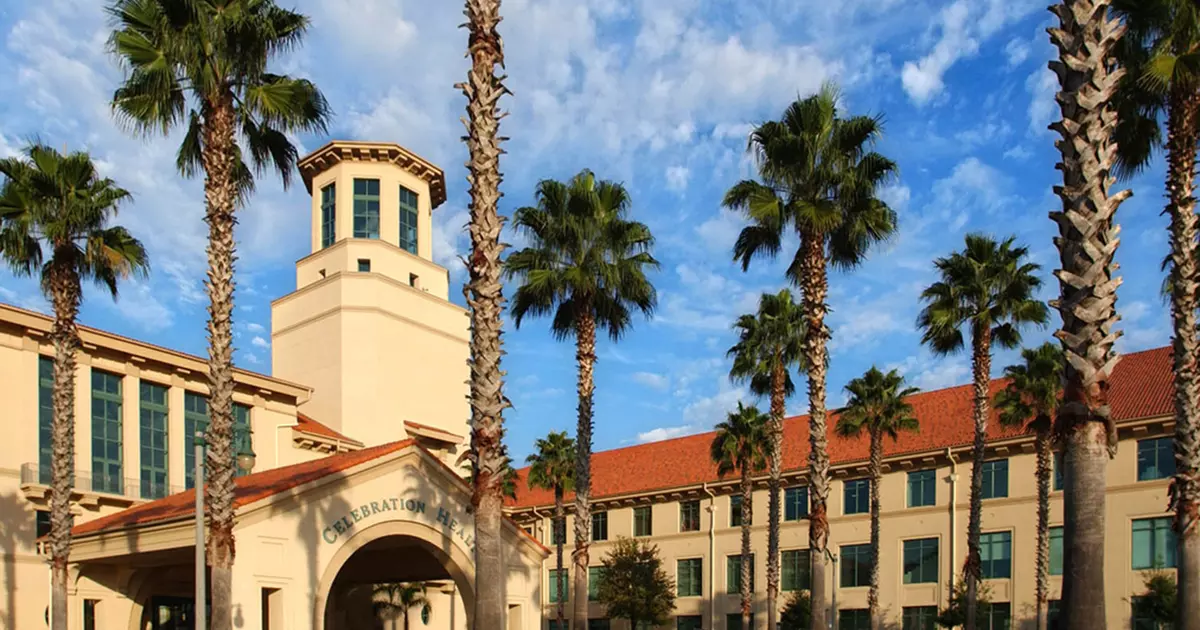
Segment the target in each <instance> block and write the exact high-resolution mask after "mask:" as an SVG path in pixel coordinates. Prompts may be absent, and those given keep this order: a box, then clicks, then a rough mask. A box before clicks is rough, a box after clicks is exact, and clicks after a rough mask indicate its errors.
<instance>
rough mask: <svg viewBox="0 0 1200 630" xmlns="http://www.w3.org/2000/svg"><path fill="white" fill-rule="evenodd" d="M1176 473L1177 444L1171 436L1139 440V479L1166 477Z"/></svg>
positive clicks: (1147, 479) (1148, 479) (1150, 479)
mask: <svg viewBox="0 0 1200 630" xmlns="http://www.w3.org/2000/svg"><path fill="white" fill-rule="evenodd" d="M1174 474H1175V446H1174V444H1173V442H1172V440H1171V438H1151V439H1149V440H1138V471H1137V478H1138V481H1152V480H1154V479H1166V478H1167V477H1170V476H1171V475H1174Z"/></svg>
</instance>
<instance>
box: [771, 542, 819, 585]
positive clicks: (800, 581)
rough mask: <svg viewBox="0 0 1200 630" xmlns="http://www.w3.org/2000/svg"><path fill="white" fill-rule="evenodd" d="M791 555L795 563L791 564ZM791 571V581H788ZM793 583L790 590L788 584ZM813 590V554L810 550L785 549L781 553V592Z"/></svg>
mask: <svg viewBox="0 0 1200 630" xmlns="http://www.w3.org/2000/svg"><path fill="white" fill-rule="evenodd" d="M789 554H795V555H794V561H791V562H790V563H789V558H788V555H789ZM789 568H790V569H791V573H792V575H791V580H788V572H789V571H788V570H789ZM789 581H790V582H792V585H791V588H788V582H789ZM811 589H812V554H811V553H810V552H809V550H808V549H784V550H783V551H780V552H779V592H781V593H791V592H793V591H807V590H811Z"/></svg>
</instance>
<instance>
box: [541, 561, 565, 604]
mask: <svg viewBox="0 0 1200 630" xmlns="http://www.w3.org/2000/svg"><path fill="white" fill-rule="evenodd" d="M562 571H563V580H562V590H563V592H561V593H560V592H558V586H559V582H558V569H547V570H546V599H547V600H549V603H551V604H557V603H559V599H558V598H560V597H561V598H563V599H562V603H564V604H567V603H570V601H571V569H570V567H563V568H562Z"/></svg>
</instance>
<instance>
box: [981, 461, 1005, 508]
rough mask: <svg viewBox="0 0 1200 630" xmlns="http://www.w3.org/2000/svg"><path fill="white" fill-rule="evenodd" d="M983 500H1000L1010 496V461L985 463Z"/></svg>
mask: <svg viewBox="0 0 1200 630" xmlns="http://www.w3.org/2000/svg"><path fill="white" fill-rule="evenodd" d="M982 490H983V494H982V496H983V498H985V499H1000V498H1003V497H1006V496H1008V460H1007V459H993V460H992V461H990V462H983V489H982Z"/></svg>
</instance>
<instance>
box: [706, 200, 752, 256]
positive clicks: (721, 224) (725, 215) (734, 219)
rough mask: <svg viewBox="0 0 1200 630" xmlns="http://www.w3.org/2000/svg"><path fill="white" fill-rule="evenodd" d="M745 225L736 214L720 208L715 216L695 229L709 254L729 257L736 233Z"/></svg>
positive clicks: (735, 239)
mask: <svg viewBox="0 0 1200 630" xmlns="http://www.w3.org/2000/svg"><path fill="white" fill-rule="evenodd" d="M745 224H746V222H745V220H744V219H743V218H742V217H741V216H739V215H738V213H736V212H732V211H730V210H726V209H725V208H721V209H720V210H719V211H718V212H717V214H716V215H714V216H713V217H712V218H710V219H708V220H706V221H704V222H703V223H701V224H700V225H699V226H697V227H696V235H697V236H699V237H700V241H701V242H702V243H704V245H705V247H707V248H708V251H709V252H712V253H714V254H717V255H720V256H729V255H731V253H732V252H733V244H734V242H736V241H737V236H738V233H739V232H741V230H742V228H743V227H744V226H745Z"/></svg>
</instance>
